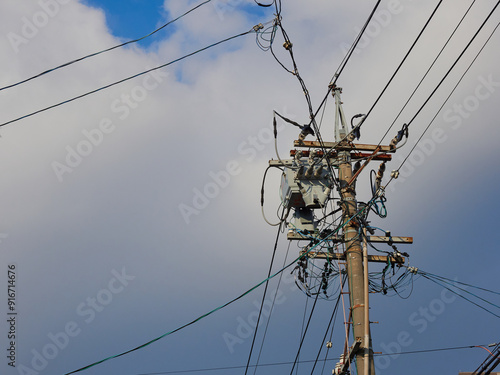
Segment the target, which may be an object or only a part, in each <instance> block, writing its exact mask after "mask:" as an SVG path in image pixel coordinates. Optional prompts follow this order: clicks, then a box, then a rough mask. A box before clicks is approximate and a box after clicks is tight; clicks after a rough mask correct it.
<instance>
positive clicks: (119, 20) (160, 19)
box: [84, 0, 175, 46]
mask: <svg viewBox="0 0 500 375" xmlns="http://www.w3.org/2000/svg"><path fill="white" fill-rule="evenodd" d="M84 4H88V5H90V6H92V7H96V8H100V9H103V10H104V12H105V14H106V24H107V26H108V27H109V29H110V31H111V33H112V34H113V35H114V36H116V37H119V38H123V39H125V40H131V39H136V38H139V37H142V36H144V35H146V34H149V33H150V32H151V31H153V30H154V29H155V26H158V25H160V24H162V23H164V22H165V20H167V19H168V16H169V15H168V13H167V12H165V10H164V8H163V1H162V0H147V1H141V0H135V1H99V0H86V1H84ZM172 28H175V26H174V25H172ZM170 30H171V29H167V30H164V31H163V33H161V34H160V35H157V36H156V35H153V36H152V37H151V38H148V39H145V40H143V41H141V42H139V43H140V44H141V45H143V46H149V45H150V44H151V43H153V42H154V41H155V40H158V38H162V37H165V36H167V35H168V33H169V32H170Z"/></svg>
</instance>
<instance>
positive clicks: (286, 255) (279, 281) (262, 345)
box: [254, 241, 292, 375]
mask: <svg viewBox="0 0 500 375" xmlns="http://www.w3.org/2000/svg"><path fill="white" fill-rule="evenodd" d="M291 244H292V241H288V247H287V249H286V254H285V259H284V260H283V266H282V267H284V266H285V264H286V260H287V259H288V252H289V251H290V245H291ZM282 278H283V273H281V274H280V277H279V279H278V285H277V287H276V291H275V292H274V297H273V302H272V304H271V307H270V309H269V316H268V317H267V322H266V328H265V329H264V334H263V335H262V342H261V344H260V349H259V355H258V356H257V362H256V363H255V369H254V375H255V372H256V371H257V367H258V365H259V361H260V356H261V354H262V349H263V348H264V341H265V340H266V336H267V330H268V328H269V323H270V322H271V316H272V313H273V309H274V304H275V302H276V297H277V296H278V291H279V288H280V285H281V280H282Z"/></svg>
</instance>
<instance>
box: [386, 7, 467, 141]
mask: <svg viewBox="0 0 500 375" xmlns="http://www.w3.org/2000/svg"><path fill="white" fill-rule="evenodd" d="M475 2H476V0H474V1H473V2H472V3H471V4H470V5H469V8H467V10H466V11H465V14H464V15H463V16H462V18H461V19H460V21H459V22H458V24H457V26H455V29H454V30H453V32H452V33H451V35H450V36H449V37H448V39H447V40H446V42H445V43H444V45H443V47H442V48H441V50H440V51H439V53H438V54H437V56H436V57H435V59H434V61H433V62H432V64H431V65H430V66H429V68H428V69H427V71H426V72H425V74H424V75H423V77H422V78H421V79H420V82H419V83H418V84H417V86H416V87H415V89H414V90H413V92H412V93H411V95H410V96H409V97H408V100H407V101H406V103H405V104H404V105H403V107H402V108H401V110H400V111H399V113H398V114H397V116H396V118H395V119H394V120H393V121H392V123H391V125H390V126H389V128H388V129H387V130H386V132H385V133H384V135H383V136H382V138H381V139H380V142H379V143H378V145H379V146H380V144H381V143H382V141H383V140H384V138H385V137H386V135H387V134H388V133H389V131H390V130H391V129H392V127H393V126H394V124H395V123H396V121H397V119H398V118H399V116H400V115H401V113H402V112H403V111H404V109H405V108H406V106H407V105H408V103H409V102H410V100H411V99H412V98H413V96H414V95H415V93H416V92H417V90H418V88H419V87H420V85H421V84H422V82H423V81H424V79H425V78H426V77H427V75H428V74H429V72H430V71H431V69H432V67H433V66H434V64H435V63H436V61H437V60H438V59H439V57H440V56H441V54H442V53H443V51H444V49H445V48H446V46H447V45H448V43H449V42H450V40H451V38H453V36H454V35H455V33H456V32H457V30H458V28H459V27H460V25H461V24H462V22H463V21H464V19H465V17H466V16H467V14H469V11H470V10H471V8H472V6H473V5H474V3H475Z"/></svg>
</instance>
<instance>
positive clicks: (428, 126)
mask: <svg viewBox="0 0 500 375" xmlns="http://www.w3.org/2000/svg"><path fill="white" fill-rule="evenodd" d="M497 5H498V3H497ZM498 26H500V22H499V23H498V24H497V25H496V26H495V28H494V29H493V31H492V32H491V34H490V35H489V37H488V39H486V41H485V42H484V44H483V46H482V47H481V49H480V50H479V52H478V53H477V54H476V56H475V57H474V59H473V60H472V62H471V63H470V64H469V66H468V67H467V69H466V70H465V72H464V73H463V74H462V76H461V77H460V79H459V80H458V82H457V83H456V84H455V86H454V87H453V89H452V90H451V92H450V94H449V95H448V96H447V97H446V99H445V100H444V102H443V104H442V105H441V107H439V109H438V110H437V111H436V114H435V115H434V117H433V118H432V119H431V121H430V122H429V124H428V125H427V127H426V128H425V129H424V131H423V132H422V134H421V135H420V137H419V138H418V139H417V141H416V142H415V144H414V145H413V147H412V148H411V150H410V152H409V153H408V155H406V157H405V158H404V159H403V161H402V162H401V164H400V165H399V167H398V168H397V170H396V171H398V172H399V170H400V169H401V168H402V167H403V165H404V164H405V163H406V161H407V160H408V158H409V157H410V155H411V154H412V152H413V151H414V150H415V148H416V147H417V145H418V144H419V142H420V141H421V140H422V138H423V137H424V135H425V134H426V133H427V130H429V128H430V127H431V125H432V124H433V122H434V120H435V119H436V117H437V115H438V114H439V113H440V112H441V110H442V109H443V107H444V106H445V105H446V103H447V102H448V100H449V99H450V97H451V96H452V95H453V93H454V92H455V90H456V89H457V87H458V85H459V84H460V83H461V82H462V80H463V79H464V77H465V75H466V74H467V73H468V71H469V70H470V68H471V67H472V65H473V64H474V62H475V61H476V60H477V58H478V57H479V55H480V54H481V52H482V51H483V49H484V47H486V45H487V44H488V42H489V41H490V39H491V37H492V36H493V34H494V33H495V31H496V30H497V29H498ZM413 118H415V117H413ZM407 125H408V126H409V125H410V123H408V124H407ZM395 176H396V175H394V174H391V178H390V180H389V181H388V182H387V184H386V185H385V187H387V185H389V183H391V181H392V180H393V179H394V178H396V177H395Z"/></svg>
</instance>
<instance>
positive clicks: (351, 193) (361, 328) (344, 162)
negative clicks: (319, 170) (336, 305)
mask: <svg viewBox="0 0 500 375" xmlns="http://www.w3.org/2000/svg"><path fill="white" fill-rule="evenodd" d="M334 90H335V100H336V106H337V108H341V107H340V105H341V102H340V89H338V88H335V89H334ZM337 113H339V114H340V116H341V119H342V120H343V121H342V123H344V121H345V120H344V119H343V118H342V117H343V113H342V111H337ZM335 125H336V137H338V138H340V139H336V142H339V143H342V142H344V143H345V145H343V146H345V147H346V148H348V144H347V141H346V140H345V138H346V137H347V134H346V130H347V129H345V128H342V129H339V124H338V122H336V124H335ZM342 125H344V127H345V124H342ZM339 130H340V131H339ZM337 160H338V163H339V184H340V188H339V192H340V204H341V208H342V216H343V220H342V222H343V224H344V230H343V234H344V242H345V249H346V251H345V257H346V263H347V282H348V286H349V300H350V303H351V315H352V330H353V334H354V337H355V338H362V344H361V346H362V348H363V349H364V350H358V352H357V353H356V368H357V373H358V374H359V375H368V374H369V375H374V374H375V369H374V366H373V350H372V348H371V345H370V344H371V340H370V334H369V332H370V328H369V324H370V323H369V321H368V322H367V321H366V319H365V318H366V316H367V314H368V309H369V304H368V302H369V301H368V298H366V296H367V295H368V290H366V288H367V287H368V280H366V283H365V272H364V268H363V267H366V268H368V265H367V264H365V265H363V251H362V250H361V242H360V225H359V221H358V220H356V219H353V217H355V215H356V214H357V212H358V207H357V203H356V188H355V184H354V183H351V182H352V180H353V178H352V177H353V173H352V161H351V153H350V151H349V150H345V151H340V152H339V153H338V159H337ZM367 261H368V257H367V259H366V262H367ZM366 277H368V275H366ZM365 284H366V285H365ZM367 332H368V334H367Z"/></svg>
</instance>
